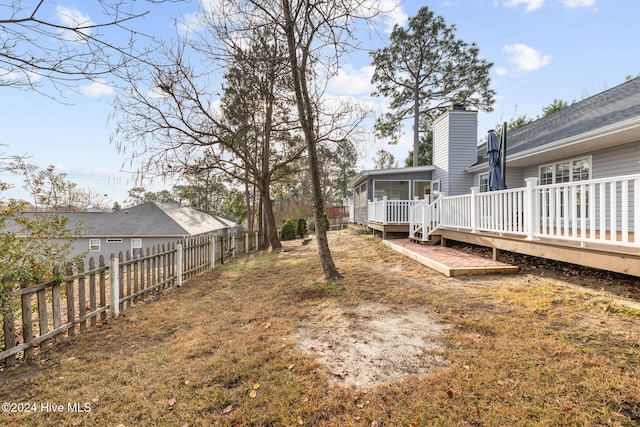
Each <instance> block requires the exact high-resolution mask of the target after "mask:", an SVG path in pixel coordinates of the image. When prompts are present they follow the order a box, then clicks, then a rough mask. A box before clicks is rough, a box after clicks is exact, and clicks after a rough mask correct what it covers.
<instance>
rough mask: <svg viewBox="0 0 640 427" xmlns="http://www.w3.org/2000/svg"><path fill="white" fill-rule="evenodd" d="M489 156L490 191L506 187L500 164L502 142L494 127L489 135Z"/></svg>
mask: <svg viewBox="0 0 640 427" xmlns="http://www.w3.org/2000/svg"><path fill="white" fill-rule="evenodd" d="M487 157H488V158H489V191H496V190H502V189H504V179H503V178H502V165H501V164H500V163H501V162H500V143H499V142H498V136H497V135H496V132H495V131H494V130H493V129H492V130H490V131H489V135H487Z"/></svg>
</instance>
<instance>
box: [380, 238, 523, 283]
mask: <svg viewBox="0 0 640 427" xmlns="http://www.w3.org/2000/svg"><path fill="white" fill-rule="evenodd" d="M383 243H384V244H385V245H386V246H388V247H390V248H391V249H393V250H395V251H398V252H400V253H401V254H403V255H406V256H408V257H409V258H411V259H413V260H416V261H418V262H419V263H420V264H423V265H425V266H427V267H429V268H431V269H433V270H436V271H438V272H440V273H442V274H444V275H445V276H450V277H451V276H461V275H471V274H513V273H517V272H518V267H517V266H513V265H509V264H505V263H503V262H500V261H498V260H492V259H487V258H483V257H481V256H478V255H473V254H468V253H466V252H462V251H458V250H456V249H452V248H447V247H444V246H424V245H419V244H417V243H414V242H412V241H411V240H409V239H401V240H383Z"/></svg>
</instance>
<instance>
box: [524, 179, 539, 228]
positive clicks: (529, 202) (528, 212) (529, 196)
mask: <svg viewBox="0 0 640 427" xmlns="http://www.w3.org/2000/svg"><path fill="white" fill-rule="evenodd" d="M525 181H526V183H527V188H526V189H525V192H524V215H525V218H524V226H525V232H526V233H527V240H533V239H534V238H535V236H536V234H537V231H538V230H537V227H536V225H537V224H538V217H537V215H538V210H537V209H536V197H535V186H536V185H538V177H532V178H526V179H525Z"/></svg>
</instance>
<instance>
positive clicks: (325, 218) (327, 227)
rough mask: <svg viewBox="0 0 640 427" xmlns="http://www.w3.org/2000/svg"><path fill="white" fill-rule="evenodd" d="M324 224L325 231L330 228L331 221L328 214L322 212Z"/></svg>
mask: <svg viewBox="0 0 640 427" xmlns="http://www.w3.org/2000/svg"><path fill="white" fill-rule="evenodd" d="M324 226H325V227H326V229H327V231H329V228H331V223H330V222H329V216H328V215H327V213H326V212H325V213H324Z"/></svg>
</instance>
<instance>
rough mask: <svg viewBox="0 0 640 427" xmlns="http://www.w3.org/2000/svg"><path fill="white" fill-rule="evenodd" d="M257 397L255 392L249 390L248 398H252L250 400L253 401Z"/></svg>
mask: <svg viewBox="0 0 640 427" xmlns="http://www.w3.org/2000/svg"><path fill="white" fill-rule="evenodd" d="M257 395H258V393H256V391H255V390H251V391H250V392H249V397H250V398H252V399H255V398H256V396H257Z"/></svg>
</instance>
